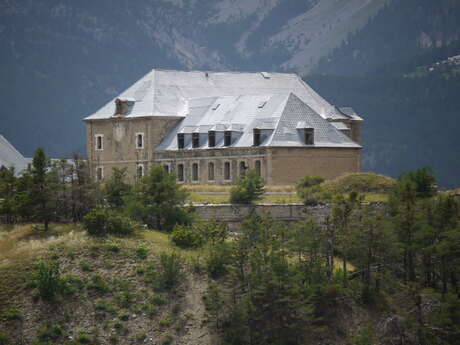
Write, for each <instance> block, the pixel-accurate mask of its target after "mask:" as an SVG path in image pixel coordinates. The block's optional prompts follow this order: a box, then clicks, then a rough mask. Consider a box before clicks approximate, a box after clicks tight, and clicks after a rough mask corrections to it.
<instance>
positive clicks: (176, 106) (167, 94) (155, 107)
mask: <svg viewBox="0 0 460 345" xmlns="http://www.w3.org/2000/svg"><path fill="white" fill-rule="evenodd" d="M291 92H292V93H294V94H295V95H297V97H299V98H300V99H301V100H302V101H303V102H305V103H306V104H308V105H309V106H310V107H311V108H312V109H313V110H314V111H315V112H316V113H318V114H319V115H321V116H322V117H324V118H327V117H328V114H329V113H331V112H334V111H335V107H333V106H332V105H331V104H329V103H328V102H327V101H326V100H324V99H323V98H322V97H321V96H320V95H318V94H317V93H316V92H315V91H314V90H313V89H312V88H311V87H310V86H308V85H307V84H306V83H305V82H304V81H303V80H302V79H301V78H300V77H299V76H298V75H296V74H290V73H258V72H257V73H240V72H202V71H189V72H187V71H174V70H159V69H153V70H152V71H150V72H149V73H147V74H146V75H145V76H144V77H142V78H141V79H140V80H138V81H137V82H136V83H135V84H134V85H132V86H131V87H129V88H128V89H127V90H125V91H123V92H122V93H121V94H120V95H119V96H118V97H117V98H120V99H128V100H134V104H133V105H132V108H130V109H129V113H128V114H127V115H126V117H128V118H129V117H139V116H188V115H189V113H190V111H191V110H190V108H191V106H190V103H191V102H192V100H193V99H202V98H207V97H220V96H239V95H277V94H278V95H279V94H284V95H285V94H288V93H291ZM115 99H116V98H115ZM115 99H113V100H111V101H110V102H108V103H107V104H106V105H105V106H103V107H102V108H100V109H99V110H98V111H96V112H95V113H94V114H92V115H90V116H88V117H87V118H86V119H85V120H94V119H107V118H110V117H111V116H112V115H113V114H114V113H115Z"/></svg>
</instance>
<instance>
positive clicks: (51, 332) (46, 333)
mask: <svg viewBox="0 0 460 345" xmlns="http://www.w3.org/2000/svg"><path fill="white" fill-rule="evenodd" d="M63 335H64V331H63V330H62V327H61V326H60V325H51V324H47V325H46V326H44V327H42V328H40V329H39V330H38V335H37V338H38V339H39V340H41V341H54V342H55V341H56V340H58V339H59V338H60V337H62V336H63Z"/></svg>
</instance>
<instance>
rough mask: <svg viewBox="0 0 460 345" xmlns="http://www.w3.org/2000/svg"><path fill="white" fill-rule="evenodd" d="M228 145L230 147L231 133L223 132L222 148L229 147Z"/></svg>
mask: <svg viewBox="0 0 460 345" xmlns="http://www.w3.org/2000/svg"><path fill="white" fill-rule="evenodd" d="M230 145H232V132H231V131H225V132H224V146H230Z"/></svg>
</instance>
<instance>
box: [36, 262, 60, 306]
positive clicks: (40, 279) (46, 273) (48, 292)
mask: <svg viewBox="0 0 460 345" xmlns="http://www.w3.org/2000/svg"><path fill="white" fill-rule="evenodd" d="M35 280H36V282H37V288H38V293H39V295H40V296H41V297H42V298H43V299H45V300H49V301H51V300H53V299H54V298H55V297H56V295H57V294H58V293H59V292H60V291H61V288H62V279H61V275H60V272H59V262H58V261H50V262H43V261H40V262H39V263H38V264H37V266H36V268H35Z"/></svg>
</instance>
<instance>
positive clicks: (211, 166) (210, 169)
mask: <svg viewBox="0 0 460 345" xmlns="http://www.w3.org/2000/svg"><path fill="white" fill-rule="evenodd" d="M208 180H209V181H214V163H213V162H209V163H208Z"/></svg>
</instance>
